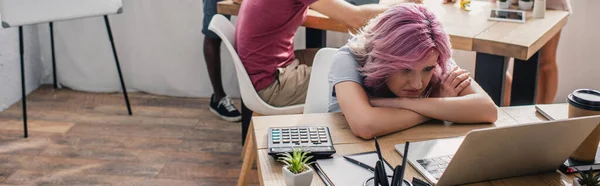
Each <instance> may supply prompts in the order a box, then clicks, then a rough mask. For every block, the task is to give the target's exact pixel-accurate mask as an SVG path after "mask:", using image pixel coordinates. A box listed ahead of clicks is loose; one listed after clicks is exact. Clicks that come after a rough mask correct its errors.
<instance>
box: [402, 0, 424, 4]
mask: <svg viewBox="0 0 600 186" xmlns="http://www.w3.org/2000/svg"><path fill="white" fill-rule="evenodd" d="M406 2H407V3H417V4H423V0H406Z"/></svg>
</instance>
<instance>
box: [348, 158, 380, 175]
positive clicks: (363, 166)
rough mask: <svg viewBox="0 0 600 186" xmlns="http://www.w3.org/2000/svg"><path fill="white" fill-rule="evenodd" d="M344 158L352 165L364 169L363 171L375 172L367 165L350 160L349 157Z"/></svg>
mask: <svg viewBox="0 0 600 186" xmlns="http://www.w3.org/2000/svg"><path fill="white" fill-rule="evenodd" d="M344 158H345V159H346V160H348V161H350V162H351V163H353V164H356V165H358V166H360V167H362V168H365V169H367V170H369V171H371V172H375V168H373V167H371V166H369V165H367V164H364V163H362V162H360V161H356V160H355V159H352V158H349V157H346V156H344Z"/></svg>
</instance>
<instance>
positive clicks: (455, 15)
mask: <svg viewBox="0 0 600 186" xmlns="http://www.w3.org/2000/svg"><path fill="white" fill-rule="evenodd" d="M402 2H404V0H381V4H386V5H394V4H398V3H402ZM441 2H442V0H425V2H424V4H425V6H427V7H428V8H429V9H430V10H431V11H433V12H434V13H435V14H436V15H438V18H439V19H440V20H441V21H442V23H443V24H444V28H445V30H446V32H447V33H448V34H449V35H450V39H451V42H452V47H453V48H454V49H458V50H466V51H475V52H483V53H487V54H494V55H500V56H506V57H515V58H518V59H522V60H526V59H529V57H531V56H532V55H533V54H535V52H536V51H538V50H539V49H540V48H541V47H542V46H543V45H544V44H546V42H548V40H550V38H552V36H554V35H555V34H556V33H558V31H560V29H562V27H564V25H565V23H566V21H567V17H568V12H565V11H547V12H546V18H544V19H533V18H532V17H531V11H530V12H528V16H527V20H528V21H527V22H526V23H525V24H520V23H508V22H498V21H489V20H487V18H488V17H489V13H490V9H492V8H495V7H496V4H493V3H489V2H482V1H472V2H471V7H472V11H470V12H466V11H463V10H461V9H460V8H459V5H458V3H455V4H442V3H441ZM239 9H240V5H238V4H235V3H233V1H231V0H226V1H221V2H219V3H218V5H217V12H219V13H220V14H226V15H237V14H238V12H239ZM303 26H305V27H309V28H316V29H321V30H329V31H338V32H349V30H351V29H350V27H349V26H347V25H345V24H343V23H340V22H338V21H335V20H332V19H329V18H328V17H327V16H324V15H323V14H320V13H318V12H316V11H314V10H309V11H308V16H307V18H306V21H305V22H304V24H303Z"/></svg>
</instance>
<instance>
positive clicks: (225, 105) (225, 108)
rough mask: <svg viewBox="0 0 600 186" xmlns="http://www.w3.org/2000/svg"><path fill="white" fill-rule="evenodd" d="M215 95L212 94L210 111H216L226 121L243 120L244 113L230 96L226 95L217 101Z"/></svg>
mask: <svg viewBox="0 0 600 186" xmlns="http://www.w3.org/2000/svg"><path fill="white" fill-rule="evenodd" d="M214 96H215V95H212V96H210V111H211V112H212V113H215V114H216V115H217V116H219V117H221V119H223V120H225V121H232V122H237V121H240V120H242V114H240V111H238V110H237V109H236V108H235V106H234V105H233V102H232V101H231V99H230V98H229V97H227V96H225V97H223V98H221V100H219V102H216V101H215V100H214V99H213V97H214Z"/></svg>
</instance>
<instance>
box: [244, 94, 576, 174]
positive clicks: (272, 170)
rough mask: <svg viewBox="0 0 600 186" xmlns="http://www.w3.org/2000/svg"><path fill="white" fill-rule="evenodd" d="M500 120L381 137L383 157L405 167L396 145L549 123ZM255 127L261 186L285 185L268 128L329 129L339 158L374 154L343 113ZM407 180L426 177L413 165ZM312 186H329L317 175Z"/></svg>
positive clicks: (507, 114) (526, 114) (524, 111)
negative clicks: (268, 145) (271, 149)
mask: <svg viewBox="0 0 600 186" xmlns="http://www.w3.org/2000/svg"><path fill="white" fill-rule="evenodd" d="M498 114H499V118H498V121H497V122H496V123H495V124H468V125H467V124H455V125H450V126H445V125H444V124H443V123H440V122H430V123H426V124H422V125H419V126H416V127H413V128H411V129H408V130H404V131H401V132H397V133H393V134H390V135H387V136H383V137H380V138H378V140H379V142H380V146H381V150H382V155H383V156H384V158H385V159H386V160H388V161H389V162H390V163H391V164H392V165H399V164H402V157H401V156H400V154H398V153H397V152H396V151H395V149H394V145H395V144H398V143H404V142H405V141H423V140H428V139H435V138H445V137H452V136H461V135H465V134H466V133H467V132H468V131H469V130H472V129H477V128H485V127H494V126H505V125H515V124H519V123H527V122H536V121H544V120H546V119H545V118H544V117H543V116H542V115H540V114H538V113H536V111H535V107H534V106H522V107H502V108H499V109H498ZM252 119H253V126H255V128H254V129H253V130H254V134H255V136H254V140H255V144H257V145H256V147H257V149H256V150H257V151H258V153H257V156H256V160H257V166H258V171H259V177H260V182H261V185H285V183H284V181H283V177H282V176H281V167H282V164H281V163H279V162H277V161H275V159H273V158H272V157H271V156H269V155H268V154H267V150H266V139H267V129H268V128H269V127H275V126H315V125H324V126H328V127H329V128H330V131H331V135H332V139H333V142H334V145H335V148H336V150H337V153H336V154H335V155H336V156H339V155H344V154H351V153H358V152H365V151H374V150H375V147H374V145H373V141H372V140H370V141H366V140H362V139H360V138H357V137H355V136H354V135H352V133H351V131H350V128H349V126H348V124H347V123H346V120H345V119H344V117H343V116H342V115H341V114H339V113H336V114H310V115H286V116H263V117H254V118H252ZM251 130H252V129H251ZM406 172H407V179H408V180H411V179H412V177H419V178H423V177H422V176H421V175H420V174H419V173H418V172H417V171H416V170H415V169H414V168H413V167H412V166H410V167H408V168H407V169H406ZM572 179H573V177H572V176H571V175H564V174H562V173H560V172H558V171H557V172H551V173H545V174H537V175H530V176H522V177H515V178H508V179H501V180H495V181H490V182H481V183H476V184H470V185H570V184H571V182H572ZM311 185H325V184H324V183H323V182H322V181H321V179H320V178H319V177H318V176H317V175H316V174H315V175H314V177H313V182H312V184H311Z"/></svg>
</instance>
